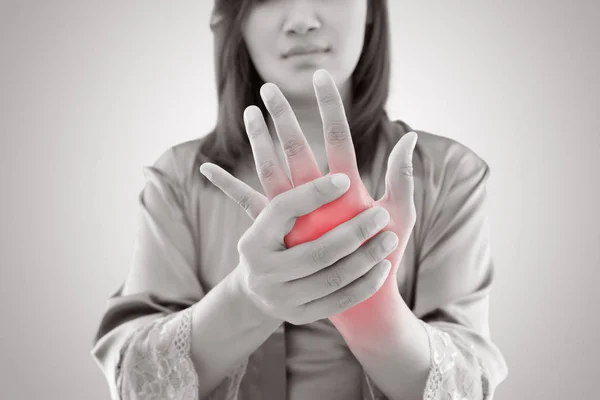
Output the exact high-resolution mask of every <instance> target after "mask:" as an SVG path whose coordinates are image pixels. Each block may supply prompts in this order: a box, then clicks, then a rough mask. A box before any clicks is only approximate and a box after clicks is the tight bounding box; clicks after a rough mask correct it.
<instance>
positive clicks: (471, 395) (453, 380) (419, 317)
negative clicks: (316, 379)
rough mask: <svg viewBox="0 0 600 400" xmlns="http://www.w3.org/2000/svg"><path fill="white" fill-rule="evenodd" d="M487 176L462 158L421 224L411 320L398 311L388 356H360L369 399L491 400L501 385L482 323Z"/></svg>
mask: <svg viewBox="0 0 600 400" xmlns="http://www.w3.org/2000/svg"><path fill="white" fill-rule="evenodd" d="M488 176H489V167H488V166H487V164H485V162H483V161H482V160H481V159H479V158H478V157H477V156H475V155H474V154H471V153H468V154H465V155H464V157H463V159H462V160H461V162H460V163H459V166H458V168H457V170H456V172H455V174H454V176H453V179H451V180H450V181H448V182H447V183H445V184H448V185H449V186H448V187H446V188H443V189H442V190H441V193H442V195H441V197H440V199H439V200H438V201H437V202H436V204H435V206H434V209H433V210H432V212H431V213H430V214H429V215H430V218H429V219H428V220H427V221H425V222H426V223H427V226H424V229H426V231H425V232H426V233H425V237H424V240H423V242H422V246H421V249H420V257H419V260H418V266H419V269H418V271H419V272H418V276H417V277H416V279H417V288H416V302H415V306H414V310H413V313H414V314H413V315H412V316H411V315H407V314H404V310H405V308H404V307H401V308H400V311H401V312H400V315H405V317H402V318H400V319H401V320H404V321H405V322H404V323H403V324H401V325H398V326H397V327H396V335H397V336H396V337H395V340H391V339H390V340H388V342H389V343H391V344H393V346H392V347H391V351H388V352H383V351H380V350H378V348H377V347H371V348H366V349H364V350H363V351H364V352H368V354H369V356H368V357H366V359H369V360H371V363H370V364H369V365H367V366H365V370H366V373H367V381H368V382H369V386H370V389H371V390H372V392H373V393H374V394H375V395H376V396H378V397H376V398H384V399H385V398H388V397H389V398H398V399H399V398H402V399H407V400H408V399H421V398H423V399H445V398H447V397H444V396H448V393H449V394H450V396H455V397H456V398H460V399H463V398H468V399H485V400H491V399H492V398H493V395H494V392H495V389H496V387H497V386H498V384H499V383H500V382H502V381H503V380H504V379H506V376H507V374H508V369H507V366H506V363H505V360H504V358H503V356H502V354H501V352H500V351H499V349H498V348H497V346H496V345H495V344H494V343H493V341H492V339H491V336H490V331H489V322H488V313H489V293H490V289H491V287H492V283H493V277H494V264H493V261H492V258H491V252H490V238H489V226H488V219H487V215H486V209H485V205H486V186H485V184H486V181H487V179H488ZM402 304H404V305H405V303H402ZM403 328H404V329H403ZM363 347H364V346H363ZM379 349H380V348H379ZM425 360H429V362H428V365H427V367H426V368H424V367H425V366H426V365H425V364H423V362H424V361H425ZM382 365H384V366H386V367H385V368H382V367H381V366H382ZM390 371H393V372H395V374H390ZM392 376H395V380H393V379H392V378H391V377H392ZM383 388H386V390H385V391H384V392H382V391H383ZM390 388H391V390H390ZM394 388H395V389H394ZM384 393H386V394H387V395H388V396H386V395H385V394H384ZM455 397H452V398H455Z"/></svg>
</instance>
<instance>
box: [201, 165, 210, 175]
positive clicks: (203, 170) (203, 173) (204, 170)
mask: <svg viewBox="0 0 600 400" xmlns="http://www.w3.org/2000/svg"><path fill="white" fill-rule="evenodd" d="M202 167H204V168H202ZM200 173H201V174H202V175H204V176H206V177H207V178H208V179H211V178H212V174H211V173H210V171H209V170H208V168H206V167H205V166H204V164H203V165H201V166H200Z"/></svg>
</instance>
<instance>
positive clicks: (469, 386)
mask: <svg viewBox="0 0 600 400" xmlns="http://www.w3.org/2000/svg"><path fill="white" fill-rule="evenodd" d="M419 322H420V323H421V325H422V326H423V328H424V329H425V331H426V332H427V336H428V337H429V348H430V351H431V369H430V371H429V376H428V377H427V383H426V385H425V392H424V393H423V399H424V400H471V399H482V400H486V399H488V398H489V378H488V375H487V374H486V369H485V367H484V366H483V363H482V361H481V359H480V358H479V357H478V356H477V355H476V353H475V347H474V346H473V344H472V343H467V342H466V341H465V340H464V339H463V338H462V337H461V336H460V335H458V334H456V333H453V332H452V331H451V330H450V331H445V330H441V329H438V328H436V327H435V326H432V325H431V324H428V323H426V322H424V321H422V320H419ZM474 368H475V369H476V373H474V372H475V371H474Z"/></svg>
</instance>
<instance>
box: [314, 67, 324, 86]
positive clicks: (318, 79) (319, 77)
mask: <svg viewBox="0 0 600 400" xmlns="http://www.w3.org/2000/svg"><path fill="white" fill-rule="evenodd" d="M314 79H315V83H316V84H317V86H323V85H325V84H326V83H327V74H326V72H325V70H322V69H320V70H318V71H317V72H315V74H314Z"/></svg>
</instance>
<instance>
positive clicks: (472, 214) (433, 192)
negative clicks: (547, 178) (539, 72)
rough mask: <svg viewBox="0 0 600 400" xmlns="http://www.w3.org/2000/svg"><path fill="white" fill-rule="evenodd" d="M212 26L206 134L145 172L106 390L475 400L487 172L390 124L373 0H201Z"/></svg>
mask: <svg viewBox="0 0 600 400" xmlns="http://www.w3.org/2000/svg"><path fill="white" fill-rule="evenodd" d="M211 28H212V30H213V33H214V35H215V60H216V76H217V89H218V96H219V115H218V122H217V126H216V128H215V130H214V131H213V132H211V133H210V134H209V135H207V136H205V137H203V138H201V139H197V140H192V141H189V142H185V143H181V144H178V145H176V146H173V147H172V148H170V149H169V150H168V151H166V152H165V153H164V154H163V155H162V156H161V157H160V158H159V159H158V160H157V161H156V163H155V164H154V165H153V166H152V167H147V168H145V169H144V172H145V174H146V177H147V184H146V186H145V187H144V189H143V191H142V193H141V194H140V197H139V201H140V212H141V214H140V216H141V218H140V229H139V233H138V237H137V240H136V246H135V252H134V257H133V261H132V265H131V267H130V270H129V274H128V277H127V279H126V280H125V282H124V283H123V285H122V286H121V287H120V288H119V290H118V291H117V292H116V293H115V294H114V295H113V296H112V297H111V298H110V299H109V302H108V307H107V310H106V312H105V315H104V317H103V319H102V322H101V324H100V327H99V329H98V333H97V335H96V337H95V340H94V348H93V350H92V354H93V356H94V357H95V358H96V360H97V361H98V363H99V365H100V366H101V368H102V370H103V372H104V373H105V375H106V377H107V380H108V383H109V387H110V389H111V395H112V397H113V398H115V399H117V398H123V399H166V398H173V399H188V398H190V399H198V398H199V399H205V398H210V399H235V398H239V399H285V398H290V399H313V398H319V399H373V398H384V399H385V398H390V399H392V398H402V399H417V398H418V399H421V398H427V399H445V398H453V399H458V398H460V399H463V398H464V399H467V398H468V399H491V398H492V397H493V394H494V391H495V389H496V387H497V386H498V384H499V383H500V382H502V381H503V380H504V379H505V378H506V376H507V367H506V364H505V361H504V358H503V356H502V354H501V353H500V351H499V349H498V348H497V346H496V345H495V344H494V343H493V341H492V340H491V337H490V333H489V326H488V317H487V315H488V307H489V291H490V288H491V284H492V282H493V276H494V265H493V262H492V259H491V256H490V249H489V235H488V227H487V220H486V215H485V198H486V197H485V196H486V194H485V183H486V180H487V178H488V176H489V167H488V165H487V164H486V163H485V162H484V161H483V160H482V159H481V158H480V157H478V156H477V155H476V154H475V153H474V152H473V151H471V150H469V149H468V148H467V147H465V146H463V145H461V144H460V143H458V142H456V141H453V140H451V139H448V138H444V137H442V136H437V135H433V134H430V133H427V132H422V131H418V142H417V134H416V133H413V132H412V129H411V128H410V127H409V126H408V125H407V124H405V123H404V122H402V121H395V122H392V121H390V120H389V119H388V117H387V114H386V112H385V111H384V104H385V101H386V99H387V93H388V86H389V45H388V19H387V4H386V2H385V0H331V1H316V0H313V1H311V0H308V1H294V0H290V1H258V0H240V1H237V2H232V1H227V0H217V1H216V4H215V8H214V11H213V18H212V20H211ZM308 44H310V45H312V46H313V47H314V48H313V49H312V50H314V51H313V53H311V54H304V55H294V54H293V53H295V52H298V51H302V49H303V50H304V51H307V47H306V45H308ZM303 46H304V47H303ZM308 50H310V49H308ZM313 78H314V83H313ZM320 78H322V83H320V82H321V81H320ZM267 82H268V83H267ZM242 115H243V116H244V119H243V120H242V118H240V117H241V116H242ZM238 116H239V117H238ZM274 142H275V143H274ZM279 143H282V144H283V146H281V145H279ZM282 147H283V149H282ZM250 155H252V157H250ZM253 161H254V166H255V167H256V171H254V170H253V168H252V163H253ZM217 164H218V165H220V166H221V167H222V168H219V167H218V166H217ZM200 166H202V173H203V174H206V176H208V177H209V178H210V179H211V181H212V184H211V183H210V182H209V181H206V180H204V179H203V177H202V175H201V171H200ZM328 167H329V170H328ZM359 171H360V173H359ZM322 172H325V174H327V173H330V174H327V175H325V176H323V174H322ZM334 176H338V177H340V176H341V182H338V183H337V185H336V182H335V181H334V180H332V179H330V178H332V177H334ZM345 176H346V178H345ZM290 178H291V179H290ZM348 178H349V179H348ZM344 181H345V182H344ZM261 189H262V190H261ZM263 190H264V192H265V194H266V196H264V195H262V194H261V192H262V191H263ZM228 196H229V197H230V198H232V199H234V200H235V201H231V200H230V199H228ZM373 199H378V200H377V201H375V200H373ZM381 210H383V211H382V212H381V213H380V215H381V216H382V218H381V219H379V220H377V219H376V215H377V214H379V213H377V212H376V211H381ZM245 214H247V215H248V216H250V218H248V217H247V216H246V215H245ZM386 238H389V239H391V242H392V244H391V247H387V248H385V247H384V242H385V240H384V239H386ZM385 259H387V260H389V263H386V262H385Z"/></svg>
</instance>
